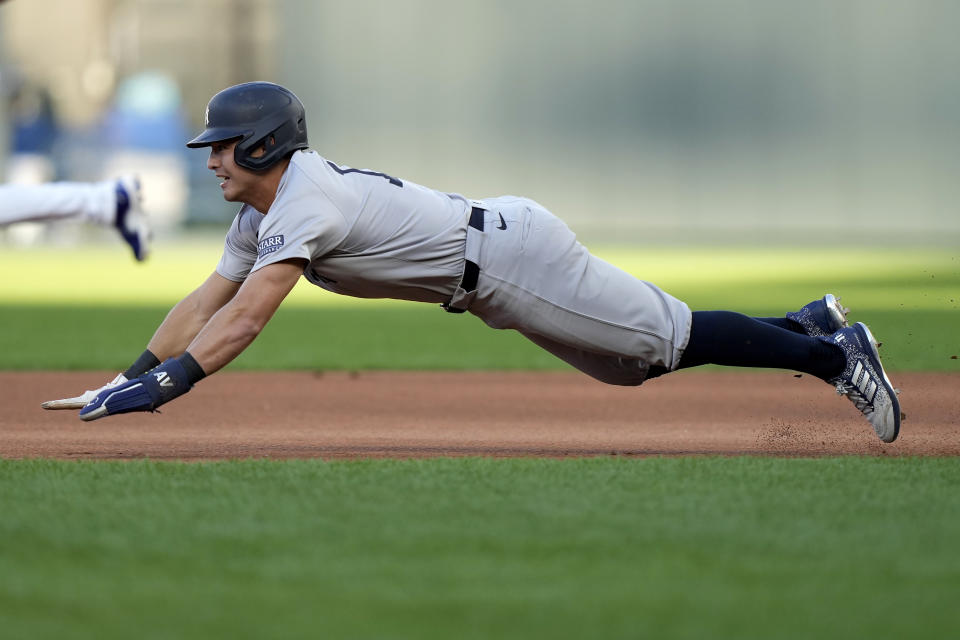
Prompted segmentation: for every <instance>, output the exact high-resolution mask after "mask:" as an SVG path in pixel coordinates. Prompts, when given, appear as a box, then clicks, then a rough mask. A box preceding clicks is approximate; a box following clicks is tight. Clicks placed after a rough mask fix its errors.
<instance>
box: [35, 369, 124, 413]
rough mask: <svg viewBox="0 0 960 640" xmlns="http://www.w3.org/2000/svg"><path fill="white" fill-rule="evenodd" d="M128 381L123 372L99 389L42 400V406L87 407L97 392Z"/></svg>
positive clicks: (55, 407) (46, 407) (52, 407)
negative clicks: (71, 396) (72, 395)
mask: <svg viewBox="0 0 960 640" xmlns="http://www.w3.org/2000/svg"><path fill="white" fill-rule="evenodd" d="M126 381H127V377H126V376H125V375H123V374H122V373H121V374H120V375H118V376H117V377H116V378H114V379H113V380H112V381H111V382H108V383H107V384H105V385H103V386H102V387H100V388H99V389H91V390H89V391H84V392H83V393H82V394H81V395H79V396H76V397H75V398H61V399H59V400H47V401H46V402H41V403H40V406H41V407H43V408H44V409H82V408H83V407H85V406H86V405H87V404H88V403H89V402H90V401H91V400H93V399H94V398H96V397H97V394H98V393H100V392H101V391H106V390H107V389H112V388H114V387H116V386H118V385H121V384H123V383H124V382H126Z"/></svg>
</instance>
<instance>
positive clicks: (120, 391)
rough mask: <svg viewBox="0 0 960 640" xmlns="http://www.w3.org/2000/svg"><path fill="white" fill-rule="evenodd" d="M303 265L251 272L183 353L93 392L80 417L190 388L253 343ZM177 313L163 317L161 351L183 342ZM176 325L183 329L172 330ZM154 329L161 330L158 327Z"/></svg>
mask: <svg viewBox="0 0 960 640" xmlns="http://www.w3.org/2000/svg"><path fill="white" fill-rule="evenodd" d="M305 265H306V261H305V260H302V259H294V260H284V261H281V262H276V263H274V264H271V265H267V266H266V267H263V268H262V269H260V270H259V271H256V272H254V273H253V274H252V275H251V276H250V277H248V278H247V280H246V281H245V282H244V283H243V285H242V286H241V287H240V289H239V291H237V293H236V295H235V296H233V298H232V299H231V300H230V301H229V302H228V303H227V304H226V305H224V306H223V307H222V308H221V309H220V310H219V311H217V312H216V313H214V314H213V316H212V317H211V318H210V319H209V321H207V322H206V324H205V325H204V326H203V328H202V329H201V330H200V331H199V333H197V334H196V337H195V338H194V339H193V341H192V342H190V343H189V345H188V347H187V350H186V351H184V352H183V353H182V354H181V355H179V356H177V357H172V358H168V359H167V360H166V361H164V362H163V363H162V364H161V365H159V366H157V367H155V368H154V369H151V370H150V371H149V372H147V373H145V374H144V375H141V376H140V377H138V378H135V379H133V380H130V381H129V382H127V383H124V384H121V385H119V386H117V387H114V388H111V389H107V390H105V391H103V392H101V393H99V394H97V397H96V398H94V399H93V400H92V401H91V402H90V403H89V404H87V405H86V406H85V407H84V408H83V409H82V410H81V411H80V418H81V419H83V420H96V419H97V418H102V417H104V416H108V415H113V414H116V413H127V412H130V411H153V410H154V409H156V408H157V407H159V406H160V405H162V404H164V403H166V402H169V401H170V400H173V399H174V398H176V397H178V396H181V395H183V394H184V393H186V392H187V391H189V390H190V389H191V387H192V386H193V384H194V383H195V382H196V381H197V380H199V379H201V378H202V377H203V376H204V375H206V374H209V373H213V372H214V371H217V370H219V369H220V368H222V367H223V366H224V365H226V364H227V363H228V362H230V361H231V360H233V359H234V358H236V357H237V356H238V355H240V353H241V352H242V351H243V350H244V349H246V348H247V346H248V345H249V344H250V343H251V342H253V339H254V338H256V337H257V335H258V334H259V333H260V331H261V330H262V329H263V327H264V326H265V325H266V324H267V322H268V321H269V320H270V318H271V317H273V314H274V312H275V311H276V310H277V307H279V306H280V303H281V302H283V299H284V298H286V297H287V294H288V293H290V290H291V289H293V286H294V285H295V284H296V283H297V280H298V279H299V278H300V275H301V274H302V273H303V268H304V266H305ZM181 304H182V303H181ZM178 306H179V305H178ZM170 315H171V316H173V315H174V312H173V311H171V314H170ZM190 315H192V314H187V316H190ZM177 317H179V313H178V314H177V315H176V316H174V318H172V319H171V317H170V316H168V318H167V320H165V321H164V325H168V328H169V329H170V330H171V331H170V336H171V337H170V338H169V340H167V339H165V338H164V336H163V335H161V336H160V338H161V341H160V342H159V343H158V344H164V345H167V346H165V347H163V348H165V349H169V348H171V347H170V346H169V345H172V344H178V343H177V340H182V339H183V336H184V335H186V333H187V332H186V330H185V327H188V326H189V322H182V321H178V320H177ZM176 327H180V328H183V329H184V331H174V330H173V329H174V328H176ZM161 328H163V325H161ZM157 333H158V334H160V333H161V331H160V330H159V329H158V331H157ZM164 333H166V332H164ZM154 340H157V336H156V335H155V336H154ZM151 344H153V341H151ZM158 348H159V347H158Z"/></svg>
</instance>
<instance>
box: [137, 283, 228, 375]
mask: <svg viewBox="0 0 960 640" xmlns="http://www.w3.org/2000/svg"><path fill="white" fill-rule="evenodd" d="M240 284H241V283H239V282H233V281H231V280H227V279H226V278H224V277H223V276H221V275H220V274H218V273H216V272H214V273H213V274H211V276H210V277H209V278H207V280H206V281H205V282H204V283H203V284H202V285H200V286H199V287H198V288H197V289H195V290H194V291H193V292H191V293H190V294H189V295H188V296H187V297H185V298H184V299H183V300H181V301H180V302H178V303H177V304H176V305H175V306H174V307H173V309H171V310H170V312H169V313H168V314H167V317H166V318H165V319H164V320H163V322H162V323H161V324H160V326H159V327H157V330H156V332H155V333H154V334H153V338H151V339H150V343H149V344H148V345H147V348H148V349H149V350H150V351H151V352H152V353H153V354H154V355H155V356H156V357H157V359H159V360H160V361H163V360H166V359H167V358H170V357H173V356H178V355H180V354H181V353H183V352H184V351H185V350H186V349H187V345H189V344H190V343H191V342H192V341H193V339H194V338H196V337H197V334H198V333H200V330H201V329H203V327H204V326H205V325H206V324H207V322H209V321H210V318H212V317H213V315H214V314H215V313H216V312H217V311H219V310H220V309H221V308H222V307H223V306H224V305H225V304H227V303H228V302H230V300H232V299H233V297H234V296H235V295H236V293H237V291H238V290H239V289H240Z"/></svg>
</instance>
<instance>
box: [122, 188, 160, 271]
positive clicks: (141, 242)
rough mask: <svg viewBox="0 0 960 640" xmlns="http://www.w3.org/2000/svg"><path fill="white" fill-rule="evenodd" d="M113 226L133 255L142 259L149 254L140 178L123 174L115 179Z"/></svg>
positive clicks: (148, 238)
mask: <svg viewBox="0 0 960 640" xmlns="http://www.w3.org/2000/svg"><path fill="white" fill-rule="evenodd" d="M113 224H114V226H115V227H116V228H117V231H119V232H120V235H121V236H122V237H123V239H124V241H125V242H126V243H127V244H129V245H130V248H131V249H132V250H133V256H134V257H135V258H136V259H137V260H139V261H141V262H142V261H143V260H146V259H147V256H148V255H149V254H150V239H151V233H150V227H149V225H148V224H147V216H146V214H144V212H143V196H142V194H141V192H140V179H139V178H137V177H136V176H123V177H121V178H118V179H117V217H116V219H115V220H114V223H113Z"/></svg>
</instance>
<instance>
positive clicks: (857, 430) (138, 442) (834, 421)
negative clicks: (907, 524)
mask: <svg viewBox="0 0 960 640" xmlns="http://www.w3.org/2000/svg"><path fill="white" fill-rule="evenodd" d="M114 375H115V374H114V373H111V372H82V373H64V372H43V373H33V372H31V373H0V399H2V404H0V406H2V408H3V411H2V412H0V457H6V458H23V457H49V458H79V459H126V458H152V459H160V460H170V459H179V460H215V459H225V458H260V457H268V458H325V459H336V458H367V457H397V458H418V457H429V456H547V457H563V456H601V455H626V456H650V455H703V454H720V455H736V454H750V455H776V456H825V455H845V454H857V455H871V456H890V455H892V456H900V455H925V456H926V455H945V456H956V455H958V454H960V397H958V396H960V394H958V391H960V375H958V374H918V373H915V374H902V373H901V374H897V375H895V376H893V378H894V383H895V384H897V386H898V387H900V388H901V389H902V390H903V394H902V395H901V401H902V404H903V410H904V411H905V412H906V414H907V420H906V421H905V422H904V424H903V428H902V431H901V436H900V439H899V440H898V441H897V442H895V443H893V444H889V445H885V444H883V443H881V442H880V441H879V440H878V439H877V438H876V436H875V435H874V434H873V431H872V429H871V428H870V426H869V425H868V424H867V422H866V421H865V420H864V419H863V418H862V417H861V416H860V414H859V413H857V411H856V410H855V409H854V407H853V405H852V404H851V403H850V402H849V401H847V400H846V399H845V398H841V397H839V396H837V395H836V394H835V393H834V392H833V391H832V390H831V389H830V387H829V386H827V385H826V384H824V383H823V382H821V381H819V380H816V379H813V378H810V377H809V376H803V377H800V378H797V377H794V376H793V375H792V374H790V373H777V372H774V373H755V372H748V373H742V372H719V373H717V372H696V371H684V372H680V373H676V374H672V375H669V376H665V377H663V378H659V379H656V380H652V381H650V382H649V383H647V384H645V385H643V386H642V387H640V388H624V387H612V386H608V385H604V384H601V383H599V382H595V381H593V380H591V379H590V378H587V377H586V376H584V375H582V374H579V373H576V372H571V373H487V372H485V373H454V372H440V373H435V372H434V373H420V372H416V373H410V372H404V373H392V372H361V373H359V374H349V373H325V374H317V373H302V372H297V373H291V372H267V373H243V372H238V373H233V372H223V373H219V374H217V375H215V376H212V377H211V378H209V379H208V380H204V381H202V382H201V383H200V384H199V385H197V387H196V388H195V389H194V390H193V391H192V392H191V393H189V394H188V395H186V396H184V397H182V398H180V399H178V400H177V401H175V402H173V403H171V404H169V405H166V406H164V407H163V408H162V409H161V411H162V413H157V414H142V413H137V414H127V415H121V416H114V417H111V418H105V419H101V420H98V421H95V422H89V423H88V422H82V421H80V420H79V419H78V418H77V416H76V412H73V411H44V410H42V409H41V408H40V403H41V402H42V401H43V400H49V399H53V398H60V397H67V396H72V395H76V394H78V393H80V392H82V391H83V390H84V389H87V388H90V387H94V386H98V385H99V384H102V383H103V382H104V381H106V380H109V379H111V378H113V376H114Z"/></svg>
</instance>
